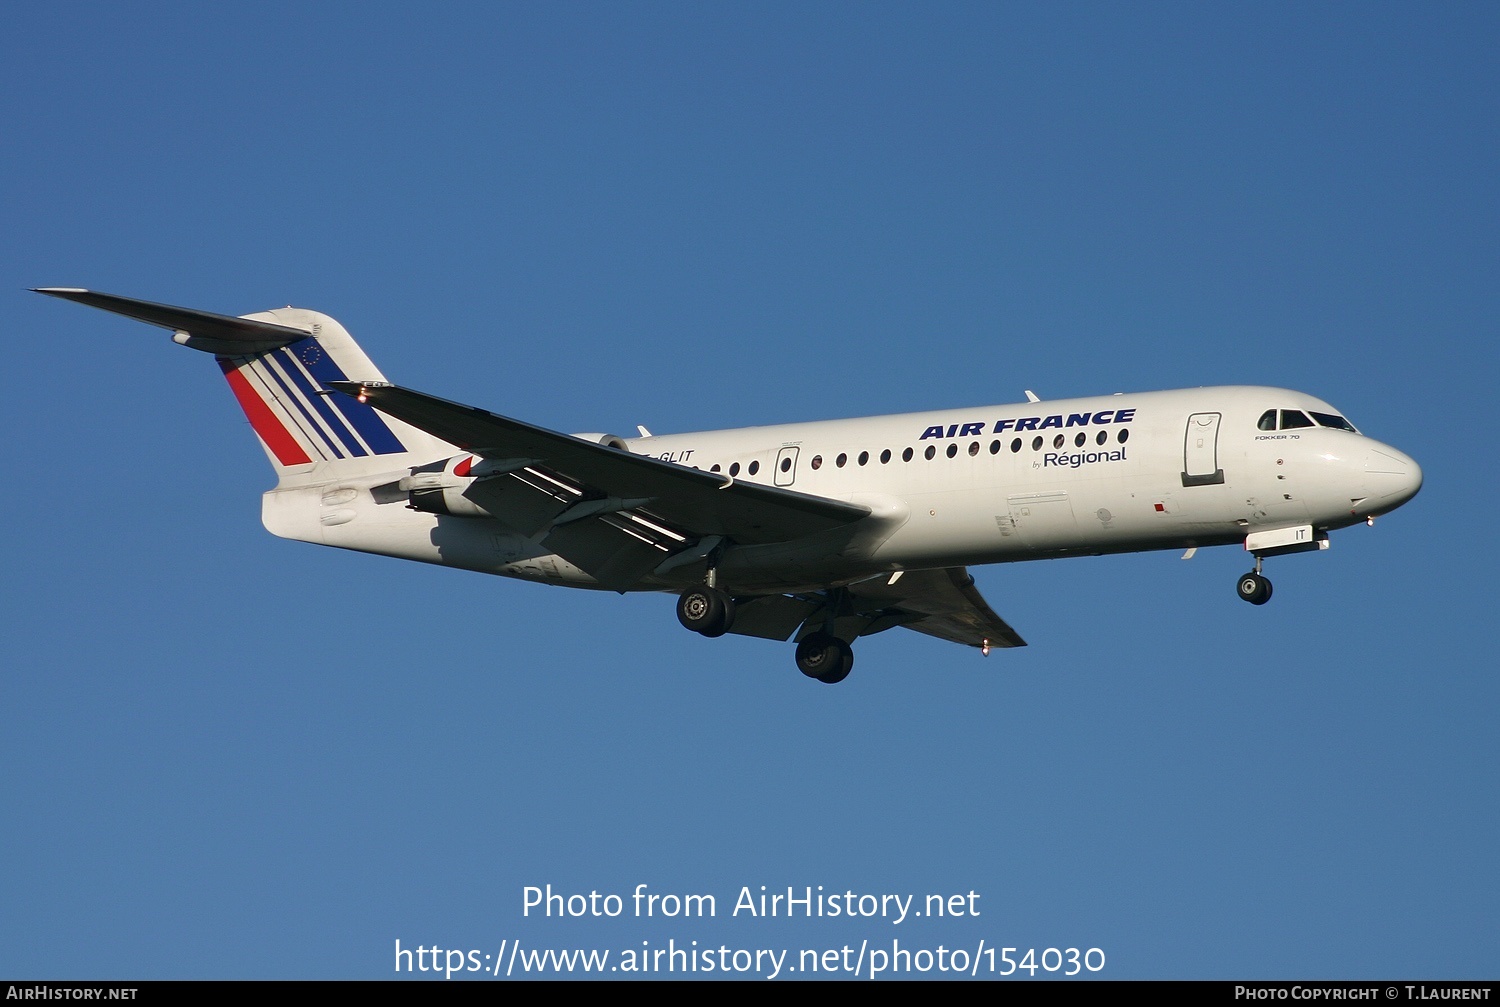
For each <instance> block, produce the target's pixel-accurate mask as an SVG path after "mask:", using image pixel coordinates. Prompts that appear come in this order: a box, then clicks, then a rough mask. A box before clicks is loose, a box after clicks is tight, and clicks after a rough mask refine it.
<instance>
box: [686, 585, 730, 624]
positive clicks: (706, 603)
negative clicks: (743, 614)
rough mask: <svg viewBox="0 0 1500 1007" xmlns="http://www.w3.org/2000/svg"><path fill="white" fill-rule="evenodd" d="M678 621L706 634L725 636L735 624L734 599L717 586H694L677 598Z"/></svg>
mask: <svg viewBox="0 0 1500 1007" xmlns="http://www.w3.org/2000/svg"><path fill="white" fill-rule="evenodd" d="M677 621H678V622H680V623H682V625H683V626H684V627H685V628H686V629H690V630H692V631H693V632H694V633H701V634H702V635H704V636H723V635H724V634H725V633H727V632H729V627H730V626H732V625H733V624H734V599H733V598H731V597H729V595H727V594H725V593H724V592H723V591H720V590H719V589H718V588H715V587H693V588H689V589H688V590H686V591H684V592H682V595H681V597H679V598H678V599H677Z"/></svg>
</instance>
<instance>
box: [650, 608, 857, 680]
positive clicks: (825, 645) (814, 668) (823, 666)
mask: <svg viewBox="0 0 1500 1007" xmlns="http://www.w3.org/2000/svg"><path fill="white" fill-rule="evenodd" d="M677 621H678V622H680V623H682V625H683V626H684V627H685V628H686V629H690V630H692V631H693V632H694V633H698V634H701V635H703V636H708V637H714V636H723V635H724V634H725V633H727V632H729V628H730V627H731V626H733V625H734V598H732V597H731V596H730V595H729V594H728V593H727V592H725V591H721V590H720V589H719V588H717V587H713V586H710V585H707V584H705V585H702V586H699V587H690V588H688V589H687V590H686V591H684V592H682V594H681V595H680V596H679V597H678V598H677ZM853 667H854V651H853V650H852V649H850V647H849V644H847V643H845V642H844V641H843V640H841V639H839V638H838V637H836V636H834V635H833V634H832V633H828V632H822V631H820V632H816V633H810V634H808V635H807V636H805V637H803V638H802V640H801V641H800V642H798V644H797V668H798V670H799V671H801V672H802V674H804V675H806V676H807V677H808V678H815V679H817V680H818V681H819V682H823V683H825V684H827V685H834V684H836V683H838V682H842V681H843V680H844V679H846V678H848V677H849V671H850V669H852V668H853Z"/></svg>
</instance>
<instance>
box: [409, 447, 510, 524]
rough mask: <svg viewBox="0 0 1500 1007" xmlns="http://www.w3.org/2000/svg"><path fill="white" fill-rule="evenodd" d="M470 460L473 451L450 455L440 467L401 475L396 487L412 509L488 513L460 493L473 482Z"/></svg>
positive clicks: (454, 514)
mask: <svg viewBox="0 0 1500 1007" xmlns="http://www.w3.org/2000/svg"><path fill="white" fill-rule="evenodd" d="M474 461H475V458H474V456H473V455H454V456H453V457H452V458H449V459H448V460H447V461H446V462H444V463H443V467H442V469H441V470H440V471H433V472H413V473H412V474H411V475H409V476H403V477H402V478H401V479H400V480H399V481H397V483H396V489H398V490H399V491H401V492H402V493H405V494H406V499H407V503H406V505H407V506H408V507H410V508H411V509H412V510H419V511H422V512H424V513H427V514H443V515H446V516H449V517H490V516H491V515H490V512H489V511H487V510H485V509H484V508H483V507H481V506H479V505H478V504H476V503H474V502H473V501H472V500H470V499H469V498H468V497H466V496H464V490H466V489H468V488H469V487H470V486H471V485H473V483H474V477H473V476H471V475H470V474H469V472H470V470H471V469H472V467H473V465H474ZM435 467H436V466H434V468H435Z"/></svg>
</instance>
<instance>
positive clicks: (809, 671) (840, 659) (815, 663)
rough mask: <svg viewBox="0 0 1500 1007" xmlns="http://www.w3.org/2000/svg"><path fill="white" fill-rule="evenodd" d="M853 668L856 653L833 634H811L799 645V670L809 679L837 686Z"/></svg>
mask: <svg viewBox="0 0 1500 1007" xmlns="http://www.w3.org/2000/svg"><path fill="white" fill-rule="evenodd" d="M853 667H854V651H853V650H852V649H851V648H850V647H849V645H848V644H847V643H845V642H844V641H843V640H840V639H839V638H838V637H836V636H834V635H833V634H831V633H811V634H809V635H807V636H804V637H803V638H802V642H800V643H798V644H797V668H798V670H799V671H801V672H802V674H804V675H806V676H807V677H808V678H816V679H817V680H818V681H819V682H823V683H825V684H827V685H837V684H838V683H839V682H842V681H843V680H844V679H846V678H848V677H849V672H850V670H851V669H852V668H853Z"/></svg>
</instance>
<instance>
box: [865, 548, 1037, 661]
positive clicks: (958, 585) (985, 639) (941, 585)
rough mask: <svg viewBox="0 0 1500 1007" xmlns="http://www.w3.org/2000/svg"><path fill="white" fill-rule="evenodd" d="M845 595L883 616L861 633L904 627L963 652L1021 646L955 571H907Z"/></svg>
mask: <svg viewBox="0 0 1500 1007" xmlns="http://www.w3.org/2000/svg"><path fill="white" fill-rule="evenodd" d="M849 593H850V595H851V596H852V597H853V599H854V602H855V604H856V605H857V606H858V607H860V608H862V609H867V608H869V607H872V606H877V605H878V606H880V608H881V609H882V611H883V613H884V617H883V618H877V619H876V620H875V622H873V623H871V624H870V626H869V627H867V628H866V629H865V630H864V631H863V632H864V634H868V633H875V632H879V631H880V630H881V629H885V628H887V626H888V625H889V626H904V627H905V628H907V629H914V630H916V631H917V632H918V633H926V634H927V635H928V636H935V637H937V638H938V639H940V640H950V641H952V642H953V643H962V644H964V645H966V646H969V647H984V646H990V647H1024V646H1026V641H1025V640H1023V639H1021V635H1020V634H1019V633H1017V632H1016V631H1015V630H1014V629H1011V628H1010V624H1009V623H1007V622H1006V621H1005V620H1004V619H1002V618H1000V617H999V616H998V615H996V614H995V612H994V610H993V609H991V608H990V606H989V603H987V602H986V601H985V600H984V597H983V596H982V595H980V593H979V589H978V588H976V587H975V586H974V578H973V577H971V576H969V571H968V570H967V569H966V568H964V567H961V566H955V567H948V568H947V569H944V570H912V571H908V572H907V573H904V574H902V576H901V578H900V579H899V580H897V581H896V583H894V584H892V583H890V582H889V578H884V577H881V578H877V579H875V580H867V581H864V582H862V583H859V584H853V585H850V587H849ZM886 620H888V623H887V624H885V625H882V622H883V621H886Z"/></svg>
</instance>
